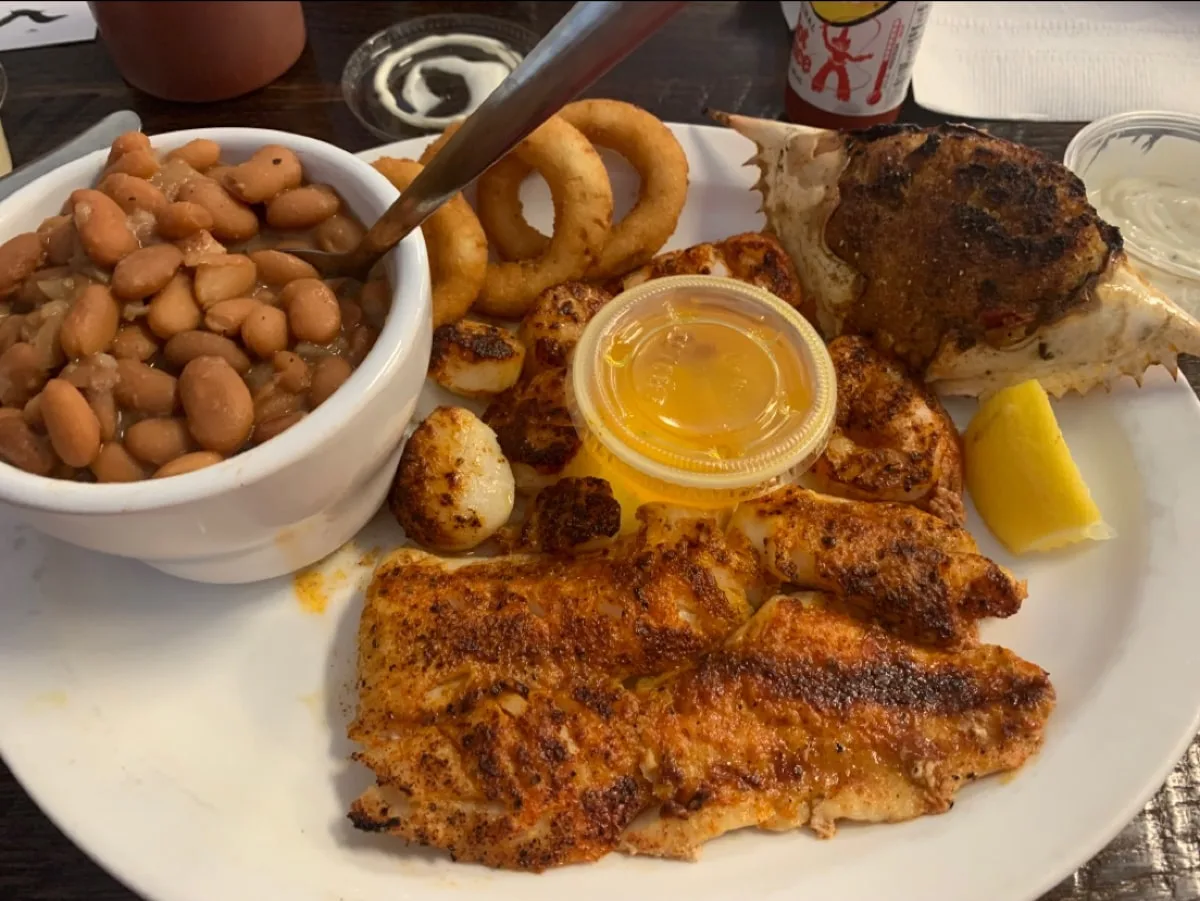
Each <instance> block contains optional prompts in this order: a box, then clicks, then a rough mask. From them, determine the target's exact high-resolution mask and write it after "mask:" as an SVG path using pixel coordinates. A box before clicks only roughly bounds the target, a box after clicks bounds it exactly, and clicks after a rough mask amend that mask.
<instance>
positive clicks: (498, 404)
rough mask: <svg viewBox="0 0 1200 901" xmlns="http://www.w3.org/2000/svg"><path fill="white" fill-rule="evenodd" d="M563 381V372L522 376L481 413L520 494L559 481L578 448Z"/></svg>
mask: <svg viewBox="0 0 1200 901" xmlns="http://www.w3.org/2000/svg"><path fill="white" fill-rule="evenodd" d="M566 380H567V370H566V369H562V368H557V369H545V370H542V371H541V372H538V373H535V374H531V373H528V372H526V373H525V374H524V375H523V376H521V378H520V379H518V380H517V383H516V384H515V385H513V386H512V387H511V388H509V389H508V390H507V391H505V392H504V393H503V394H501V395H499V396H498V397H496V398H495V399H493V400H492V402H491V403H490V404H488V408H487V409H486V410H484V411H483V421H484V422H486V423H487V424H488V425H489V426H491V427H492V428H493V429H495V430H496V436H497V437H498V438H499V439H500V447H501V448H503V449H504V455H505V456H506V457H507V458H508V460H509V462H510V463H511V464H512V471H513V475H514V476H515V477H516V482H517V490H518V491H520V492H521V494H526V495H531V494H537V493H538V492H539V491H541V490H542V489H543V488H545V487H546V486H547V485H552V484H553V483H554V482H557V481H558V479H559V478H560V477H561V476H562V474H563V470H564V469H566V468H567V465H568V464H569V463H570V462H571V461H572V460H574V459H575V455H576V454H578V453H579V451H580V448H581V446H582V442H581V441H580V439H579V433H578V432H577V431H576V430H575V423H574V422H573V421H572V419H571V411H570V409H569V408H568V407H567V387H566Z"/></svg>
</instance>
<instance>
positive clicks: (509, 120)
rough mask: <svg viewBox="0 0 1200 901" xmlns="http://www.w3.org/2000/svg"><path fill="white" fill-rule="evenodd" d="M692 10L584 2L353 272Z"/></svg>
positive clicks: (454, 140)
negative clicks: (681, 13)
mask: <svg viewBox="0 0 1200 901" xmlns="http://www.w3.org/2000/svg"><path fill="white" fill-rule="evenodd" d="M685 5H686V3H684V2H580V3H576V4H575V6H573V7H572V8H571V11H570V12H569V13H567V15H566V16H564V17H563V18H562V20H561V21H560V22H559V23H558V24H557V25H556V26H555V27H554V29H553V30H552V31H551V32H550V33H549V34H548V35H546V36H545V37H544V38H542V40H541V42H540V43H539V44H538V45H537V46H536V47H535V48H534V49H533V50H532V52H530V54H529V55H528V56H527V57H525V59H524V61H522V63H521V64H520V65H519V66H517V68H516V69H515V70H514V71H513V72H512V74H511V75H509V76H508V78H507V79H505V80H504V82H503V83H502V84H501V85H500V87H498V88H497V89H496V90H495V91H494V92H493V93H492V94H491V95H490V96H489V97H488V98H487V100H485V101H484V102H483V103H482V104H481V105H480V106H479V108H478V109H477V110H476V111H475V112H474V113H473V114H472V115H471V116H469V117H468V118H467V119H466V121H464V122H463V124H462V127H461V128H459V129H458V131H457V132H456V133H455V134H454V135H453V136H452V137H451V138H450V140H449V141H447V142H446V146H445V147H443V148H442V149H441V151H440V152H439V153H438V154H437V156H435V157H434V158H433V160H431V161H430V163H429V165H428V166H426V167H425V169H424V171H422V172H421V174H420V175H418V176H417V177H416V179H415V180H414V181H413V183H412V184H411V185H409V187H408V190H406V191H405V192H404V194H403V195H402V196H401V197H400V198H399V199H398V200H397V201H396V202H395V203H394V204H392V206H391V208H390V209H388V211H387V212H386V213H384V214H383V216H382V217H380V219H379V221H378V222H376V223H375V225H374V226H372V228H371V230H370V231H369V232H367V234H366V236H365V237H364V238H363V240H362V242H361V243H360V244H359V246H358V249H357V250H356V251H355V253H354V257H355V258H356V259H355V265H354V267H353V268H356V269H360V268H361V269H366V268H369V265H370V264H371V263H373V262H374V261H375V260H377V259H378V258H379V257H380V256H382V255H383V254H384V253H386V252H387V251H388V250H390V249H391V248H392V247H394V246H395V245H396V244H397V243H398V242H399V241H400V240H401V239H402V238H403V237H404V236H405V235H407V234H408V233H409V232H411V231H412V230H413V229H414V228H417V227H418V226H419V225H420V224H421V223H422V222H423V221H425V219H426V218H427V217H428V216H429V215H430V214H431V213H433V212H434V211H435V210H437V208H438V207H440V206H441V205H442V204H443V203H445V202H446V201H447V200H449V199H450V198H451V197H453V196H454V195H455V194H457V193H458V192H459V191H461V190H462V189H463V188H465V187H467V186H468V185H469V184H471V182H473V181H474V180H475V179H476V178H478V177H479V176H480V175H482V174H483V173H484V172H485V171H487V169H488V168H490V167H491V166H492V164H493V163H496V162H497V161H499V160H500V158H501V157H503V156H504V155H505V154H506V153H508V152H509V151H510V150H512V149H513V147H515V146H516V145H517V144H519V143H520V142H521V141H522V140H523V139H524V138H525V136H526V135H528V134H529V133H530V132H531V131H533V130H534V129H536V128H537V127H538V126H539V125H541V124H542V123H543V122H545V121H546V120H547V119H548V118H550V117H551V116H552V115H554V114H555V113H556V112H558V111H559V110H560V109H561V108H562V107H563V106H564V105H565V104H566V103H568V102H570V101H571V100H572V99H574V98H575V97H576V96H577V95H578V94H579V93H580V92H582V91H583V90H584V89H585V88H587V87H588V86H589V85H591V84H592V83H593V82H595V81H596V80H597V79H598V78H600V76H602V75H603V74H604V73H605V72H607V71H608V70H609V69H611V68H612V67H613V66H615V65H616V64H617V63H618V62H620V61H621V60H622V59H624V58H625V56H627V55H628V54H629V53H630V52H631V51H632V50H633V49H634V48H635V47H637V46H638V45H639V44H641V43H642V42H643V41H644V40H645V39H646V38H648V37H649V36H650V35H651V34H652V33H654V31H656V30H657V29H658V28H659V26H661V25H662V24H663V23H664V22H666V20H667V19H669V18H670V17H671V16H672V15H674V14H675V13H676V12H678V11H679V10H680V9H681V8H682V7H684V6H685Z"/></svg>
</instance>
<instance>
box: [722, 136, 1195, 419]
mask: <svg viewBox="0 0 1200 901" xmlns="http://www.w3.org/2000/svg"><path fill="white" fill-rule="evenodd" d="M717 118H718V119H719V120H720V121H722V122H724V123H725V124H727V125H729V126H731V127H733V128H734V129H736V130H737V131H738V132H739V133H741V134H742V135H744V136H746V137H747V138H749V139H750V140H752V141H753V142H754V143H755V144H756V145H757V147H758V152H757V154H756V156H755V158H754V160H753V162H754V163H755V164H756V165H757V166H758V168H759V170H760V173H761V178H760V180H759V183H758V185H757V188H758V190H760V191H761V192H762V194H763V211H764V212H765V213H766V216H767V223H768V227H769V230H770V231H771V232H773V233H774V234H776V235H777V236H778V237H779V239H780V242H781V243H782V244H783V246H784V247H785V248H786V249H787V252H788V253H789V254H790V255H791V257H792V259H793V261H794V262H795V264H796V266H797V269H798V271H799V275H800V280H801V285H802V289H803V292H804V296H805V299H806V303H808V302H811V303H812V305H813V307H814V308H815V319H814V322H815V323H816V324H817V325H818V327H819V328H820V329H821V331H822V332H823V333H824V334H825V336H826V337H827V338H832V337H835V336H837V335H841V334H846V333H849V334H860V335H866V336H868V337H870V338H871V339H872V340H873V341H875V343H876V344H878V345H879V346H880V347H882V348H884V349H887V350H890V351H892V352H894V353H895V354H897V355H898V356H899V357H900V358H901V359H903V360H904V361H905V362H906V363H907V364H908V365H909V366H910V367H911V368H912V369H913V370H914V371H915V372H918V373H922V374H923V376H924V378H925V380H926V381H927V382H928V383H929V384H930V385H931V387H933V388H935V389H936V390H937V391H939V392H940V393H943V394H963V395H980V394H986V393H989V392H992V391H996V390H999V389H1001V388H1004V387H1007V386H1010V385H1014V384H1018V383H1020V382H1022V381H1025V380H1027V379H1030V378H1036V379H1038V380H1039V381H1040V382H1041V383H1042V385H1043V386H1044V387H1045V389H1046V390H1047V391H1048V392H1050V393H1051V394H1053V395H1055V396H1061V395H1062V394H1064V393H1066V392H1068V391H1078V392H1080V393H1084V392H1087V391H1089V390H1091V389H1092V388H1095V387H1097V386H1101V385H1103V386H1106V387H1107V386H1111V385H1112V384H1113V383H1114V382H1115V381H1117V380H1118V379H1120V377H1121V376H1123V375H1128V376H1132V377H1133V378H1134V379H1135V380H1138V381H1139V382H1140V380H1141V377H1142V375H1143V374H1144V372H1145V371H1146V370H1147V369H1148V368H1149V367H1151V366H1154V365H1163V366H1165V367H1167V368H1168V369H1169V370H1170V371H1171V373H1172V375H1174V374H1175V371H1176V358H1177V355H1178V354H1179V353H1200V323H1198V322H1197V321H1196V320H1195V319H1193V318H1192V317H1191V316H1190V315H1188V314H1187V313H1186V312H1184V311H1183V310H1181V309H1179V308H1178V307H1177V306H1175V304H1173V303H1172V302H1171V301H1170V300H1168V299H1167V298H1165V297H1163V296H1162V295H1161V294H1159V293H1158V292H1156V291H1155V290H1154V289H1153V288H1151V287H1150V286H1149V285H1147V284H1146V283H1145V281H1143V280H1142V279H1141V278H1140V277H1139V276H1138V275H1137V274H1136V273H1135V272H1134V271H1133V270H1132V269H1131V268H1130V265H1129V262H1128V260H1127V259H1126V256H1125V254H1124V252H1123V251H1122V243H1121V236H1120V233H1119V232H1118V230H1117V229H1116V228H1114V227H1113V226H1111V225H1109V224H1107V223H1105V222H1104V221H1102V220H1101V219H1100V218H1099V216H1097V214H1096V211H1095V210H1094V209H1093V208H1092V207H1091V206H1090V205H1089V204H1088V202H1087V194H1086V191H1085V189H1084V186H1083V183H1082V182H1080V180H1079V179H1078V178H1076V177H1075V176H1074V175H1073V174H1072V173H1071V172H1069V171H1068V170H1067V169H1066V168H1065V167H1063V166H1061V165H1059V164H1058V163H1056V162H1054V161H1052V160H1050V159H1048V158H1046V157H1044V156H1042V155H1041V154H1039V153H1037V152H1036V151H1033V150H1031V149H1029V148H1026V147H1022V146H1020V145H1018V144H1014V143H1011V142H1009V141H1004V140H1001V139H999V138H995V137H992V136H991V135H988V134H986V133H984V132H981V131H977V130H975V129H973V128H970V127H967V126H962V125H951V126H941V127H937V128H917V127H915V126H903V125H901V126H880V127H876V128H872V129H868V130H866V131H862V132H849V133H839V132H833V131H827V130H824V129H814V128H807V127H804V126H798V125H787V124H784V123H779V122H770V121H766V120H760V119H749V118H745V117H742V116H730V115H726V114H717Z"/></svg>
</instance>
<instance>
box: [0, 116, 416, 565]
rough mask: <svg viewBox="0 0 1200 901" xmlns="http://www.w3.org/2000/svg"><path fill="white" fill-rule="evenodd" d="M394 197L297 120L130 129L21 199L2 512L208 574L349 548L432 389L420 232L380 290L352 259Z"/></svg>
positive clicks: (387, 270) (9, 291) (7, 357)
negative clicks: (346, 259) (333, 262)
mask: <svg viewBox="0 0 1200 901" xmlns="http://www.w3.org/2000/svg"><path fill="white" fill-rule="evenodd" d="M395 198H396V190H395V189H394V188H393V187H392V186H391V185H390V184H389V183H388V181H387V180H386V179H385V178H384V177H383V176H382V175H380V174H379V173H378V172H376V171H375V170H374V169H372V168H371V167H370V166H369V165H367V164H366V163H364V162H362V161H361V160H359V159H357V158H356V157H354V156H353V155H352V154H350V153H347V152H346V151H344V150H340V149H338V148H336V147H333V146H332V145H329V144H326V143H324V142H321V141H317V140H314V139H311V138H306V137H303V136H300V135H294V134H288V133H285V132H276V131H267V130H261V129H252V128H212V129H199V130H192V131H181V132H174V133H171V134H164V135H159V136H157V137H147V136H146V135H143V134H141V133H137V132H134V133H130V134H127V135H123V136H121V137H120V138H118V139H117V140H116V141H115V142H114V143H113V146H112V149H111V150H109V151H101V152H98V153H96V154H92V155H90V156H88V157H85V158H83V159H80V160H77V161H75V162H73V163H71V164H69V165H66V166H63V167H62V168H60V169H58V170H57V171H56V172H54V173H51V174H49V175H46V176H44V177H43V178H41V179H39V180H37V181H36V182H33V183H32V184H30V185H28V186H26V187H25V188H23V189H22V190H20V191H18V192H17V193H15V194H13V195H12V197H10V198H9V199H8V200H6V201H4V202H3V203H2V204H0V504H3V505H7V506H8V507H9V508H11V513H12V515H14V516H16V517H18V518H20V519H22V520H24V521H25V522H27V523H28V524H29V525H31V526H33V527H34V528H36V529H38V530H40V531H42V532H45V533H46V534H49V535H52V536H54V537H56V538H59V539H61V540H64V541H67V542H70V543H72V544H75V545H79V546H81V547H85V548H88V549H91V550H96V551H100V552H103V553H109V554H115V555H118V556H123V557H129V558H134V559H138V560H141V561H144V562H145V563H148V564H149V565H151V566H153V567H155V568H157V569H159V570H162V571H163V572H167V573H170V574H172V575H177V576H180V577H182V578H187V579H192V580H196V581H202V582H218V583H236V582H252V581H258V580H262V579H268V578H272V577H275V576H279V575H283V574H286V573H289V572H292V571H294V570H296V569H299V568H302V567H304V566H306V565H308V564H310V563H312V562H314V561H316V560H318V559H320V558H322V557H324V556H325V555H327V554H329V553H331V552H332V551H333V550H335V549H337V548H338V547H339V546H341V545H342V544H343V543H345V542H346V541H348V540H349V539H350V538H351V537H353V535H354V534H355V533H356V532H357V531H358V530H359V529H360V528H361V527H362V526H363V525H364V524H365V523H366V522H367V521H368V520H369V519H370V518H371V516H372V515H373V514H374V512H375V511H376V510H377V509H378V507H379V505H380V504H381V502H382V500H383V498H384V496H385V494H386V492H387V488H388V484H389V481H390V478H391V474H392V472H393V471H394V469H395V466H396V461H397V458H398V456H399V452H400V451H399V449H400V444H401V442H402V439H403V435H404V430H405V427H406V426H407V424H408V420H409V418H410V417H411V415H412V412H413V409H414V407H415V405H416V401H417V396H418V394H419V392H420V390H421V386H422V383H423V381H424V375H425V370H426V367H427V365H428V359H429V350H430V342H431V327H430V288H429V266H428V260H427V258H426V254H425V246H424V243H423V241H422V239H421V236H420V233H419V231H417V232H414V233H413V234H412V235H410V236H409V237H408V238H406V239H405V240H404V241H403V242H402V243H401V244H400V246H398V247H397V248H396V249H395V250H394V251H393V252H392V253H391V254H389V255H388V256H387V257H386V258H385V259H384V260H383V261H381V263H380V265H379V266H377V267H376V268H375V270H373V271H372V273H371V274H370V276H369V278H367V280H365V281H363V282H359V281H357V280H353V279H322V278H320V277H319V275H318V273H317V272H316V271H315V270H314V269H313V268H312V267H311V266H309V265H308V264H307V263H305V262H303V261H302V260H301V259H300V258H298V257H296V256H293V255H292V254H290V253H289V252H288V251H289V250H295V249H299V248H316V249H321V250H328V251H334V252H337V251H343V250H347V249H350V248H352V247H353V246H354V245H355V244H356V243H357V242H358V241H359V239H360V238H361V236H362V234H363V233H364V227H363V223H368V224H370V223H372V222H374V221H375V220H376V219H377V218H378V217H379V216H380V215H382V213H383V212H384V211H385V210H386V209H387V208H388V206H390V204H391V203H392V201H393V200H395Z"/></svg>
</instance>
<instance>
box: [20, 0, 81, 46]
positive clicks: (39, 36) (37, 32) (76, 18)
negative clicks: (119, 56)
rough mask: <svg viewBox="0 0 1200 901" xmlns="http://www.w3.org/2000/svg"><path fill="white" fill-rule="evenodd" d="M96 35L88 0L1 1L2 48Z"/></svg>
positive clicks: (74, 40)
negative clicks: (81, 0)
mask: <svg viewBox="0 0 1200 901" xmlns="http://www.w3.org/2000/svg"><path fill="white" fill-rule="evenodd" d="M95 36H96V22H95V20H94V19H93V18H92V11H91V10H90V9H88V5H87V3H82V2H67V0H60V2H50V0H38V2H33V3H30V2H24V3H0V50H20V49H23V48H25V47H48V46H50V45H51V44H72V43H75V42H76V41H90V40H91V39H92V38H94V37H95Z"/></svg>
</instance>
